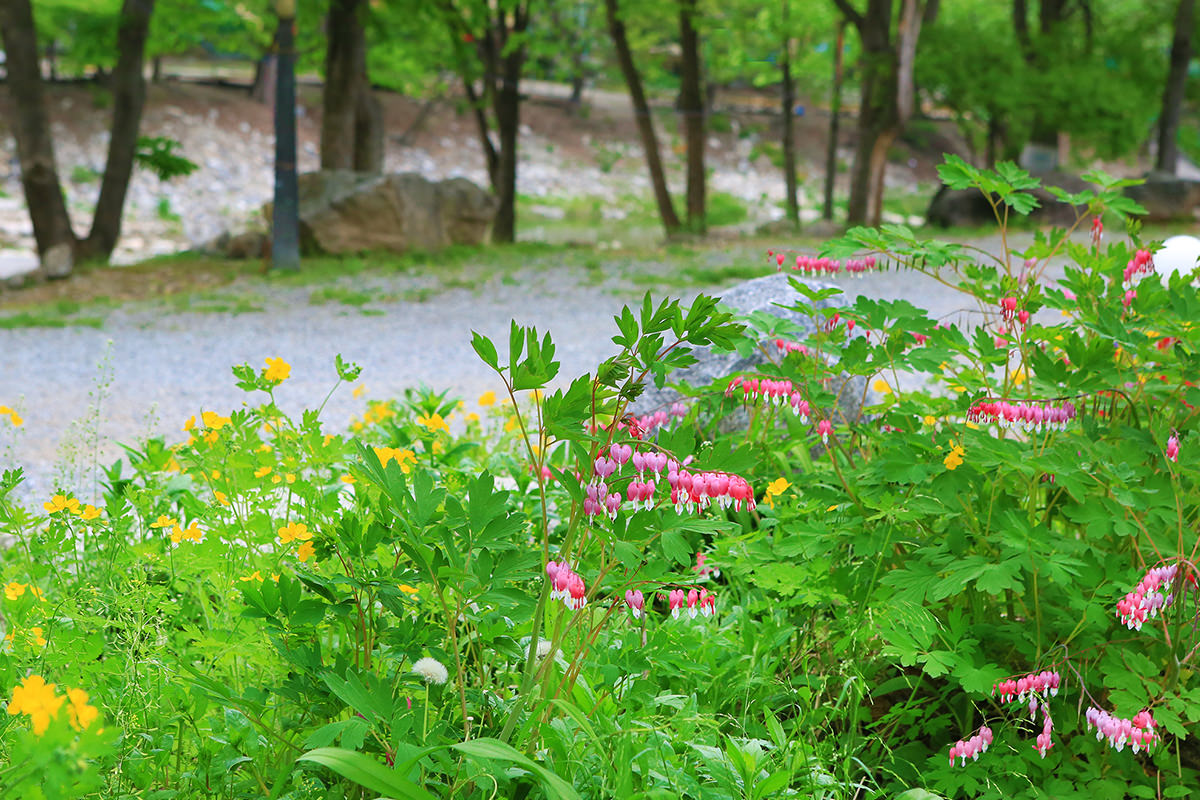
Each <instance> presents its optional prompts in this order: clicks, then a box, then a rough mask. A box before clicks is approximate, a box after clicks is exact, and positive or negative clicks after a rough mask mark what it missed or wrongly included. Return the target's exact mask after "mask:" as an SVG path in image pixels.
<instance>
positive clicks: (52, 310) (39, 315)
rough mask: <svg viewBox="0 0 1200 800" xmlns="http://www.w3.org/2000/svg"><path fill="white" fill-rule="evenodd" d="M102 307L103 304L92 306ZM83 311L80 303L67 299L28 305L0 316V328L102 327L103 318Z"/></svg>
mask: <svg viewBox="0 0 1200 800" xmlns="http://www.w3.org/2000/svg"><path fill="white" fill-rule="evenodd" d="M102 305H104V303H94V304H93V306H102ZM83 310H84V307H83V305H82V304H81V303H79V302H78V301H75V300H71V299H69V298H63V299H60V300H56V301H54V302H51V303H40V304H37V305H30V306H27V307H25V308H22V309H21V310H19V311H14V312H13V313H11V314H0V328H6V329H12V328H69V327H74V326H79V327H85V328H99V327H101V326H102V325H104V317H102V316H96V315H94V314H81V313H80V312H81V311H83ZM90 310H91V309H90Z"/></svg>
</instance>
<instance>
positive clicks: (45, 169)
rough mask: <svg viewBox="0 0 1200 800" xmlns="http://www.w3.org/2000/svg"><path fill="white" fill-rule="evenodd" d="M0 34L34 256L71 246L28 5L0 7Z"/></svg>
mask: <svg viewBox="0 0 1200 800" xmlns="http://www.w3.org/2000/svg"><path fill="white" fill-rule="evenodd" d="M0 35H2V36H3V40H4V50H5V54H6V56H7V63H6V65H5V66H6V68H7V71H8V80H7V81H6V82H7V83H8V91H9V93H10V95H11V97H12V107H11V114H12V117H13V119H12V122H11V123H10V124H11V127H12V132H13V138H15V139H16V141H17V158H18V159H19V161H20V164H21V185H22V188H24V190H25V203H26V205H28V206H29V217H30V220H31V221H32V222H33V236H34V239H36V240H37V249H38V254H39V255H45V254H46V251H47V250H49V249H50V248H51V247H54V246H56V245H60V244H69V245H71V246H72V247H74V245H75V234H74V233H73V232H72V231H71V219H70V217H69V216H68V215H67V204H66V201H65V200H64V199H63V193H62V186H61V185H60V184H59V181H58V170H57V168H56V167H55V163H54V141H53V139H52V138H51V137H50V120H49V115H48V114H47V112H46V99H45V96H44V94H43V92H42V75H41V70H40V67H39V64H38V50H37V29H36V27H35V26H34V21H33V8H32V7H31V6H30V2H29V0H5V2H3V3H0Z"/></svg>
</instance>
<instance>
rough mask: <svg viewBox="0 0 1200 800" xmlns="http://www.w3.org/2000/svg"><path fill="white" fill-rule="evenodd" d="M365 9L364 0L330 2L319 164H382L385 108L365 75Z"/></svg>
mask: <svg viewBox="0 0 1200 800" xmlns="http://www.w3.org/2000/svg"><path fill="white" fill-rule="evenodd" d="M366 9H367V5H366V3H364V2H362V0H330V3H329V23H328V30H327V34H328V35H327V41H328V44H327V46H326V50H325V88H324V91H323V92H322V105H323V113H322V117H321V169H353V170H356V171H358V172H380V171H381V170H382V169H383V149H384V148H383V110H382V108H381V107H380V105H379V101H378V100H377V99H376V98H375V96H374V94H373V93H372V92H371V82H370V80H369V78H368V77H367V34H366V30H365V29H364V27H363V21H362V15H363V14H365V13H366Z"/></svg>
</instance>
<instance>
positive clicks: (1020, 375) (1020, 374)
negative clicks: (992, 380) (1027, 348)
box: [1012, 367, 1027, 386]
mask: <svg viewBox="0 0 1200 800" xmlns="http://www.w3.org/2000/svg"><path fill="white" fill-rule="evenodd" d="M1026 377H1027V375H1026V373H1025V368H1024V367H1021V368H1019V369H1017V371H1016V372H1014V373H1013V376H1012V382H1013V386H1020V385H1021V384H1022V383H1024V382H1025V379H1026Z"/></svg>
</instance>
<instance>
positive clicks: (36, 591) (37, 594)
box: [29, 586, 46, 603]
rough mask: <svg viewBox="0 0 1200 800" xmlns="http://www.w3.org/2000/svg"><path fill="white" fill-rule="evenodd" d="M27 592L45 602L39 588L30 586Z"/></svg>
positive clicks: (44, 597)
mask: <svg viewBox="0 0 1200 800" xmlns="http://www.w3.org/2000/svg"><path fill="white" fill-rule="evenodd" d="M29 593H30V594H31V595H33V596H34V597H36V598H37V599H38V600H41V601H42V602H43V603H44V602H46V596H45V595H43V594H42V590H41V589H39V588H38V587H36V586H30V587H29Z"/></svg>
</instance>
